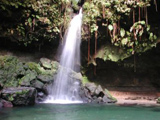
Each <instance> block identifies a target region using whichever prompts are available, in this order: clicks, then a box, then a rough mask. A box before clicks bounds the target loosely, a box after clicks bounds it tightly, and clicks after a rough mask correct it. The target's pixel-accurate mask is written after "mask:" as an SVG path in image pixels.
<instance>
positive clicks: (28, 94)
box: [1, 87, 37, 106]
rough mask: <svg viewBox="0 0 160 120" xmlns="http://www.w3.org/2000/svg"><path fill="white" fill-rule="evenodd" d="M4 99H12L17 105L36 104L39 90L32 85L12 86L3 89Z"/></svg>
mask: <svg viewBox="0 0 160 120" xmlns="http://www.w3.org/2000/svg"><path fill="white" fill-rule="evenodd" d="M1 96H2V98H3V99H5V100H7V101H10V102H12V103H13V105H15V106H22V105H34V104H35V99H36V96H37V92H36V89H35V88H32V87H19V88H15V87H11V88H6V89H3V90H2V93H1Z"/></svg>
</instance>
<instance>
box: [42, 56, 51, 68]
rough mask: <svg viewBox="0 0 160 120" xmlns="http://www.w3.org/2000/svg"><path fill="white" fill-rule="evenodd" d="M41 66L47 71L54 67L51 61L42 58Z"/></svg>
mask: <svg viewBox="0 0 160 120" xmlns="http://www.w3.org/2000/svg"><path fill="white" fill-rule="evenodd" d="M40 64H41V65H42V67H44V68H45V69H51V68H52V65H51V60H49V59H47V58H41V59H40Z"/></svg>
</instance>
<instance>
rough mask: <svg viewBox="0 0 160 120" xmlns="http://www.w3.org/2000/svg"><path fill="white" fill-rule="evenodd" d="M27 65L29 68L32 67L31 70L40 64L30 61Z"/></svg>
mask: <svg viewBox="0 0 160 120" xmlns="http://www.w3.org/2000/svg"><path fill="white" fill-rule="evenodd" d="M26 65H28V67H29V69H31V70H36V69H37V67H38V64H37V63H35V62H28V63H26Z"/></svg>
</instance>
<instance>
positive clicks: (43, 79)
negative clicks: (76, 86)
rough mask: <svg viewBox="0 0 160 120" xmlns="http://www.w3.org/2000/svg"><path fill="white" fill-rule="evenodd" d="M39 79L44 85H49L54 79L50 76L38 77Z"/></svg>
mask: <svg viewBox="0 0 160 120" xmlns="http://www.w3.org/2000/svg"><path fill="white" fill-rule="evenodd" d="M37 78H38V79H39V80H40V81H41V82H43V83H48V82H50V81H53V79H54V77H53V76H50V75H38V76H37Z"/></svg>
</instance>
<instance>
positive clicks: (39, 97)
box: [36, 92, 47, 103]
mask: <svg viewBox="0 0 160 120" xmlns="http://www.w3.org/2000/svg"><path fill="white" fill-rule="evenodd" d="M46 97H47V96H46V95H45V94H44V93H43V92H38V94H37V99H36V101H37V102H38V103H39V102H43V101H44V100H45V99H46Z"/></svg>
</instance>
